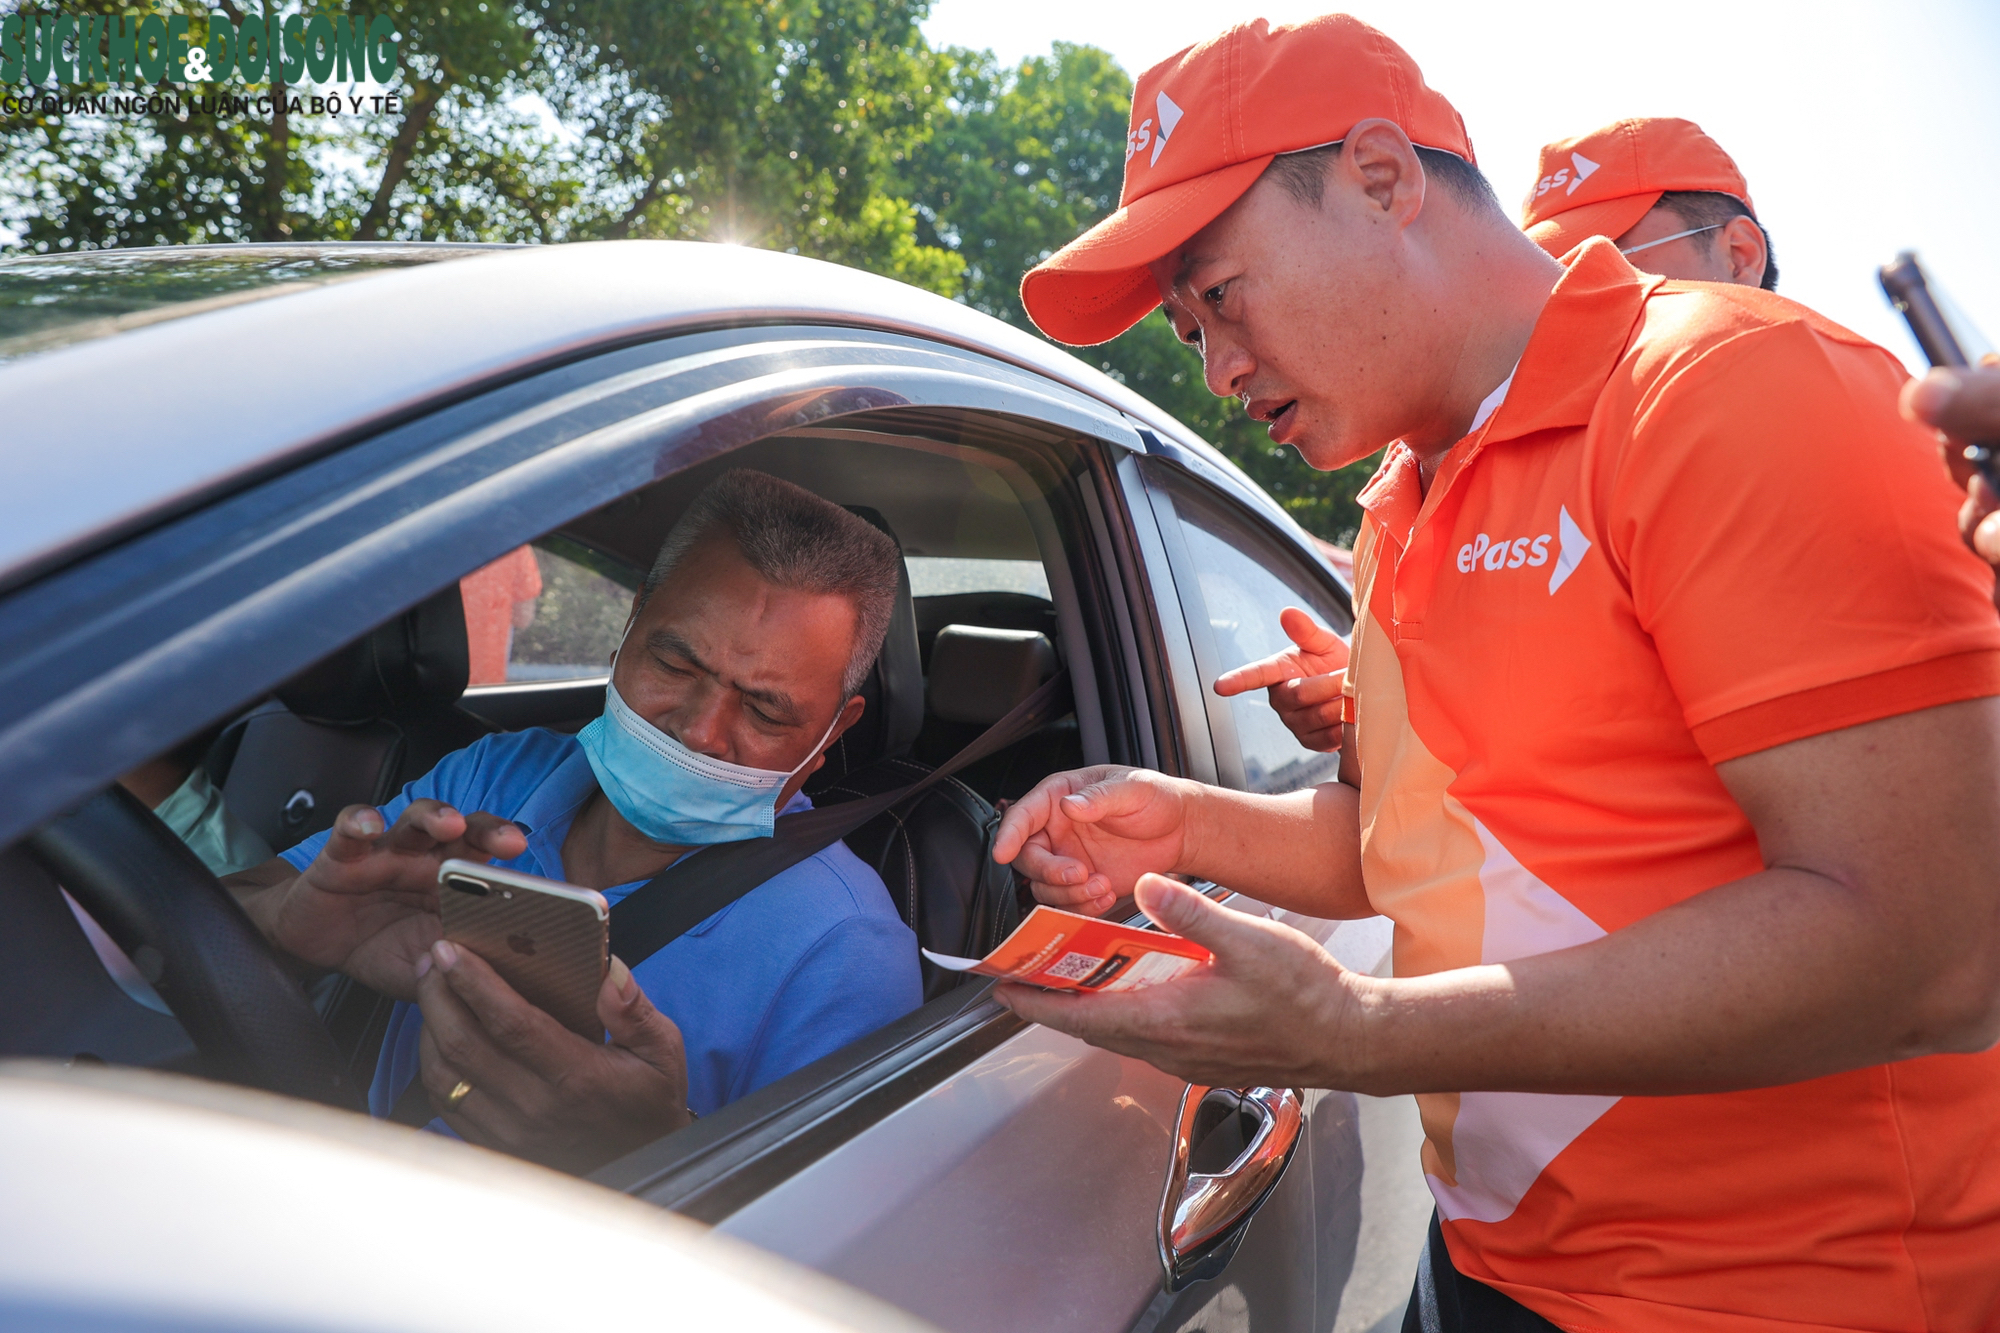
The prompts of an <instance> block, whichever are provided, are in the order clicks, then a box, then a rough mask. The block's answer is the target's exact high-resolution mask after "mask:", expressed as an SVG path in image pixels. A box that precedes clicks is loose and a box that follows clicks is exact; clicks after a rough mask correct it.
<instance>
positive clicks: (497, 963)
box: [438, 860, 610, 1041]
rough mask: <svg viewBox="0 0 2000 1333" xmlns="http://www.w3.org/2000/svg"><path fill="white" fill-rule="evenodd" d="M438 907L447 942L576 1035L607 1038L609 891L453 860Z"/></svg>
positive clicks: (442, 871) (444, 872)
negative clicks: (600, 1014)
mask: <svg viewBox="0 0 2000 1333" xmlns="http://www.w3.org/2000/svg"><path fill="white" fill-rule="evenodd" d="M475 885H477V886H483V887H484V888H485V890H486V892H485V893H483V894H481V893H478V892H475V891H473V886H475ZM438 906H439V910H440V912H441V913H442V915H443V917H444V937H445V938H446V939H448V940H450V941H451V942H452V943H453V944H457V945H461V946H463V947H465V948H467V949H470V950H472V952H474V953H476V954H478V955H479V956H480V957H481V958H483V959H485V960H486V961H487V963H489V964H491V965H492V968H493V970H494V971H495V972H498V973H499V974H500V976H501V979H502V980H504V981H506V983H507V984H508V985H510V986H512V987H513V988H514V989H515V990H517V991H519V992H520V993H521V998H523V999H525V1000H526V1001H528V1003H530V1004H532V1005H534V1006H536V1007H537V1008H539V1009H542V1010H545V1011H546V1012H547V1013H549V1014H550V1015H551V1016H553V1017H554V1018H555V1020H556V1021H557V1022H559V1023H561V1024H562V1025H563V1026H564V1027H566V1028H568V1029H569V1030H570V1031H571V1032H574V1033H576V1034H578V1035H579V1036H583V1037H588V1038H589V1039H590V1040H592V1041H602V1040H603V1039H604V1025H603V1024H601V1023H599V1022H598V1021H597V993H598V991H599V989H600V988H601V987H602V986H603V985H604V973H605V969H606V967H608V966H609V962H610V909H609V908H608V907H607V906H606V904H605V901H604V896H603V895H602V894H600V893H597V892H596V891H595V890H592V889H582V888H578V887H577V886H576V885H574V884H563V883H560V882H558V881H556V880H551V879H542V878H540V877H538V876H535V875H524V874H521V873H520V872H518V871H512V870H501V869H499V868H498V867H495V866H484V865H479V864H476V863H474V862H471V861H459V860H452V861H446V862H445V863H444V864H443V865H442V866H440V867H439V868H438Z"/></svg>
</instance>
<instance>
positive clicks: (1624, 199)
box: [1528, 190, 1661, 259]
mask: <svg viewBox="0 0 2000 1333" xmlns="http://www.w3.org/2000/svg"><path fill="white" fill-rule="evenodd" d="M1660 194H1661V191H1659V190H1653V191H1651V192H1649V193H1647V194H1628V195H1623V196H1621V197H1619V198H1617V199H1600V200H1599V201H1598V202H1596V203H1594V204H1582V205H1579V206H1578V207H1576V208H1572V209H1570V210H1568V211H1567V212H1563V213H1557V214H1556V215H1554V216H1553V217H1547V218H1543V219H1542V220H1541V221H1540V222H1537V223H1536V224H1535V225H1534V226H1532V227H1530V228H1528V239H1529V240H1531V241H1533V242H1534V243H1535V244H1536V245H1539V246H1541V247H1542V249H1544V250H1546V251H1548V252H1549V253H1550V254H1552V255H1554V256H1555V257H1556V258H1557V259H1561V258H1562V257H1563V256H1564V255H1566V254H1568V253H1569V252H1570V251H1572V250H1574V249H1576V247H1578V246H1579V245H1582V244H1583V243H1584V242H1585V241H1587V240H1589V239H1590V238H1591V237H1593V236H1605V237H1609V238H1610V239H1611V240H1614V241H1615V240H1617V239H1618V238H1619V237H1620V236H1623V235H1624V234H1625V233H1626V232H1628V231H1630V230H1632V228H1634V227H1636V226H1638V225H1639V219H1640V218H1642V217H1645V216H1646V214H1648V213H1650V212H1652V211H1653V205H1654V204H1657V203H1659V202H1660Z"/></svg>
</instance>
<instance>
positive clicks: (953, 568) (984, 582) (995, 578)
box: [905, 555, 1049, 598]
mask: <svg viewBox="0 0 2000 1333" xmlns="http://www.w3.org/2000/svg"><path fill="white" fill-rule="evenodd" d="M905 563H906V564H908V565H909V567H910V596H912V597H946V596H950V595H951V594H953V593H962V592H1024V593H1027V594H1029V595H1030V596H1033V597H1042V598H1046V597H1047V596H1048V595H1049V574H1048V571H1047V570H1046V569H1044V568H1043V567H1042V562H1041V561H1039V560H969V559H959V558H956V557H953V556H934V555H913V556H908V557H906V559H905Z"/></svg>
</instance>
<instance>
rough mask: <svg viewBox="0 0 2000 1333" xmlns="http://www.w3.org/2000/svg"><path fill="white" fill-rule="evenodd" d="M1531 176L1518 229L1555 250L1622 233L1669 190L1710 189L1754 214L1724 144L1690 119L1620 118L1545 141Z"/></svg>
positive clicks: (1559, 252) (1560, 251) (1561, 252)
mask: <svg viewBox="0 0 2000 1333" xmlns="http://www.w3.org/2000/svg"><path fill="white" fill-rule="evenodd" d="M1535 177H1536V179H1535V192H1534V193H1533V194H1532V195H1530V196H1529V197H1528V205H1527V210H1526V212H1525V213H1524V214H1523V215H1522V218H1521V227H1522V230H1524V231H1526V232H1527V233H1528V238H1529V239H1530V240H1532V241H1534V243H1535V244H1536V245H1539V246H1541V247H1542V249H1544V250H1546V251H1548V252H1549V253H1550V254H1552V255H1556V256H1562V255H1565V254H1568V253H1569V252H1570V251H1571V250H1574V249H1576V247H1577V246H1579V245H1582V244H1583V243H1584V242H1585V241H1587V240H1589V239H1590V238H1591V237H1593V236H1608V237H1610V238H1611V239H1613V240H1616V239H1617V238H1618V237H1620V236H1623V235H1624V234H1625V233H1626V232H1628V231H1630V230H1632V228H1634V227H1635V226H1637V225H1638V224H1639V219H1640V218H1642V217H1645V216H1646V214H1647V213H1649V212H1651V211H1652V207H1653V205H1654V204H1657V203H1659V202H1660V196H1661V195H1662V194H1665V193H1666V192H1667V191H1668V190H1711V191H1714V192H1715V193H1717V194H1726V195H1729V196H1730V197H1732V198H1735V199H1740V200H1742V201H1743V206H1744V207H1745V208H1747V209H1749V210H1750V212H1751V214H1752V215H1753V216H1754V215H1755V214H1756V212H1757V206H1756V205H1755V204H1752V203H1751V202H1750V187H1749V186H1748V185H1746V184H1744V181H1743V173H1742V172H1741V171H1738V170H1737V169H1736V163H1735V161H1734V160H1733V159H1731V157H1730V156H1729V154H1727V153H1725V152H1723V151H1722V145H1721V144H1718V143H1717V142H1716V141H1715V140H1713V139H1711V138H1709V137H1708V136H1707V135H1706V134H1703V133H1702V130H1701V126H1699V125H1697V124H1695V123H1694V122H1693V121H1691V120H1676V119H1674V118H1672V117H1670V116H1645V117H1641V118H1639V119H1637V120H1621V121H1618V122H1617V123H1616V124H1612V125H1606V126H1605V127H1604V128H1603V129H1601V130H1592V131H1591V132H1590V133H1588V134H1581V135H1578V136H1577V137H1576V138H1574V139H1558V140H1556V141H1555V142H1554V143H1552V144H1548V145H1546V146H1544V147H1543V149H1542V160H1541V163H1540V165H1539V166H1538V167H1537V168H1536V171H1535Z"/></svg>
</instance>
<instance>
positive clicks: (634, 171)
mask: <svg viewBox="0 0 2000 1333" xmlns="http://www.w3.org/2000/svg"><path fill="white" fill-rule="evenodd" d="M93 2H95V3H103V2H104V0H93ZM216 2H217V3H218V4H221V5H223V6H224V8H225V10H227V11H228V12H230V13H231V14H232V15H236V14H237V11H235V10H234V9H232V8H231V6H232V5H233V4H235V3H236V0H216ZM184 8H185V12H187V13H188V14H189V15H190V19H191V28H192V35H193V37H194V40H195V41H196V42H199V41H201V40H202V38H203V37H204V36H205V33H206V19H205V18H204V17H203V16H202V15H203V13H204V11H203V10H201V9H198V8H195V7H193V6H192V4H187V5H185V6H184ZM288 12H296V11H295V10H288ZM378 12H386V13H388V14H390V15H391V17H393V18H395V20H396V22H397V24H398V33H399V36H400V37H401V39H402V57H403V58H402V66H403V68H402V70H401V72H400V73H399V76H398V83H399V88H398V91H399V93H400V94H401V98H400V105H399V107H398V108H397V109H396V111H394V112H393V113H390V112H380V113H374V114H368V115H352V114H350V115H346V116H341V117H338V118H330V117H320V118H317V119H314V120H312V121H308V122H305V123H303V124H302V123H300V118H299V117H296V116H293V117H287V116H286V115H285V114H284V113H283V112H282V111H280V112H279V113H278V114H276V115H273V116H271V117H270V118H269V119H268V120H266V119H262V118H259V117H257V116H254V115H253V116H249V117H245V116H241V115H237V116H230V115H207V114H205V113H202V112H200V111H194V112H187V111H181V112H172V111H170V112H168V113H166V114H162V115H156V116H152V117H141V118H138V119H129V118H117V117H105V116H90V115H74V114H72V115H67V116H43V115H40V114H39V113H25V114H19V115H14V116H10V117H8V118H6V119H5V120H0V223H5V224H6V225H7V226H9V227H10V228H12V229H13V230H14V231H15V232H16V234H17V236H18V238H19V239H18V241H17V245H18V246H19V247H20V248H23V249H27V250H32V251H49V250H63V249H71V248H87V247H96V246H106V245H157V244H172V243H180V242H192V241H228V240H280V239H295V240H308V239H333V240H342V239H375V238H380V237H391V238H412V239H415V238H421V239H430V240H509V241H557V240H574V239H593V238H599V237H616V236H671V237H683V238H690V239H710V240H730V241H737V242H741V243H745V244H756V245H764V246H769V247H772V248H779V249H789V250H794V251H797V252H799V253H804V254H811V255H817V256H820V257H822V258H827V259H832V260H835V261H837V262H840V263H847V264H853V265H855V266H857V267H862V268H867V269H870V270H872V271H875V272H879V273H884V274H887V275H889V276H891V277H896V278H900V279H902V280H904V281H907V282H912V283H915V284H916V285H919V286H923V287H927V288H930V289H931V290H934V291H945V292H951V291H956V290H957V288H958V285H959V271H960V267H961V265H960V261H959V259H958V256H957V255H956V254H954V253H953V252H952V251H951V250H950V249H948V248H945V247H941V246H935V245H926V244H924V243H922V242H921V241H919V240H918V238H917V218H916V214H915V212H914V210H913V209H912V208H911V206H910V205H909V204H908V203H907V202H906V201H905V200H903V199H902V198H900V197H896V196H895V195H893V194H890V193H885V191H886V190H887V189H888V188H889V187H890V186H892V185H893V181H892V179H891V178H892V174H893V172H894V170H895V169H896V168H897V167H898V166H899V165H900V164H901V163H902V161H903V160H904V159H905V158H906V157H907V156H908V154H909V152H910V150H911V148H912V146H913V145H914V144H915V143H916V142H917V141H919V140H920V139H922V138H923V137H924V136H925V135H927V134H928V133H929V132H930V128H931V121H932V118H933V116H934V115H935V114H936V113H938V112H939V111H941V110H942V109H943V95H942V93H941V92H939V91H936V90H935V88H936V85H937V83H938V82H939V80H937V79H936V78H935V77H934V76H933V74H932V66H933V64H934V61H935V57H934V56H933V55H932V53H931V52H930V51H929V50H928V49H927V48H926V47H925V46H924V44H923V41H922V39H921V37H920V35H919V34H918V33H917V30H916V22H917V19H918V18H920V17H921V16H922V14H923V3H922V0H706V2H705V3H703V4H700V5H693V4H661V3H656V2H655V0H520V2H519V3H514V2H513V0H443V2H442V3H440V2H439V0H430V2H429V3H421V2H420V0H393V2H392V3H391V4H390V5H389V7H388V8H387V9H385V10H382V11H378ZM272 91H273V92H276V91H278V89H276V88H273V89H272ZM537 98H541V99H546V102H545V103H544V104H545V105H548V106H552V107H553V108H555V110H556V112H557V114H558V115H559V116H561V117H562V120H563V123H562V124H561V126H560V127H559V129H558V130H557V132H555V133H553V134H552V133H551V132H550V130H549V127H548V126H547V125H546V124H545V122H544V118H543V116H542V115H540V114H538V112H537V110H536V100H535V99H537ZM280 105H282V104H280Z"/></svg>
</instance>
